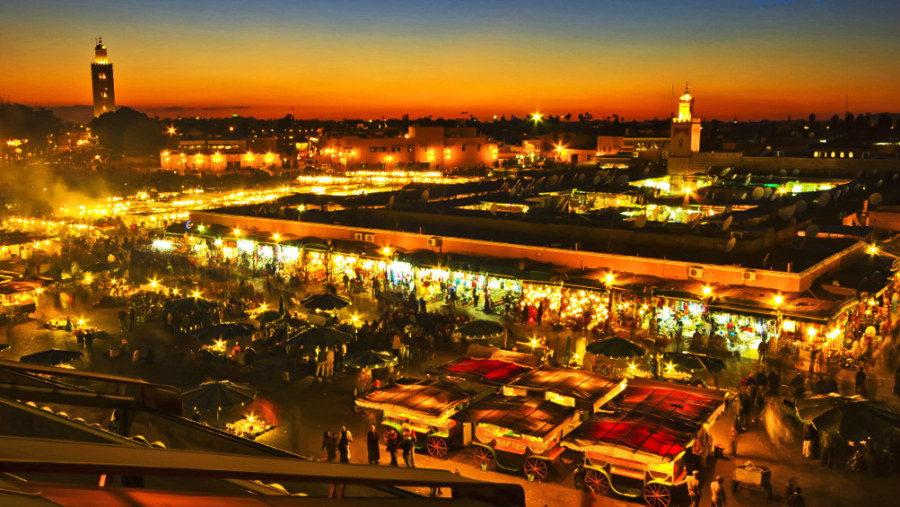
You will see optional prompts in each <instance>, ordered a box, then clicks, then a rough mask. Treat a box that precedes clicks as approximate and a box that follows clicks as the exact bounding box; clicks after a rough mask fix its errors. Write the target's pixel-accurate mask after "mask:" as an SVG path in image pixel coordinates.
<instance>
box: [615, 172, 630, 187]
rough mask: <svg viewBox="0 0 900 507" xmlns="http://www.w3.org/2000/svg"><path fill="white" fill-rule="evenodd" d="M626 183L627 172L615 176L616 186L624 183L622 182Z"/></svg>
mask: <svg viewBox="0 0 900 507" xmlns="http://www.w3.org/2000/svg"><path fill="white" fill-rule="evenodd" d="M626 183H628V175H627V174H620V175H619V176H618V177H617V178H616V185H617V186H622V185H624V184H626Z"/></svg>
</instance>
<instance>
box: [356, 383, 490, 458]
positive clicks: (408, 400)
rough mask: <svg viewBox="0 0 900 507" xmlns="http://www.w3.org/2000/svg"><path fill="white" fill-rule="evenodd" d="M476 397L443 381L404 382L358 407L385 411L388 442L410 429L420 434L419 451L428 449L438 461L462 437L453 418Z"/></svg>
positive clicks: (374, 394)
mask: <svg viewBox="0 0 900 507" xmlns="http://www.w3.org/2000/svg"><path fill="white" fill-rule="evenodd" d="M474 394H475V393H474V392H472V391H468V390H465V389H463V388H461V387H459V386H457V385H456V384H452V383H449V382H445V381H442V380H437V379H425V380H410V379H401V380H399V381H398V382H397V383H396V384H392V385H389V386H387V387H385V388H384V389H379V390H376V391H372V392H369V393H367V394H365V395H363V396H360V397H359V398H357V399H356V405H357V406H359V407H361V408H364V409H370V410H380V411H381V413H382V421H381V424H382V425H384V426H385V427H386V431H385V439H387V438H388V437H389V435H390V433H389V432H396V433H397V436H398V437H399V435H401V434H402V431H403V430H402V428H403V426H404V425H407V426H409V427H410V428H412V429H413V430H414V431H415V432H416V437H417V438H416V445H417V447H419V448H422V447H424V448H425V450H426V451H427V452H428V454H429V455H431V456H433V457H435V458H443V457H444V456H446V455H447V451H448V450H449V448H450V447H451V444H452V440H455V437H456V436H457V434H458V427H457V426H458V425H457V422H456V421H454V420H452V419H450V416H452V415H453V414H455V413H457V412H458V411H459V410H460V409H462V408H464V407H466V406H467V405H468V404H469V401H470V400H471V398H472V396H473V395H474Z"/></svg>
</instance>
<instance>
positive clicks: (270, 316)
mask: <svg viewBox="0 0 900 507" xmlns="http://www.w3.org/2000/svg"><path fill="white" fill-rule="evenodd" d="M282 317H284V314H282V313H280V312H278V311H277V310H266V311H264V312H260V314H259V315H257V316H256V320H257V321H258V322H259V323H260V324H268V323H269V322H275V321H276V320H278V319H280V318H282Z"/></svg>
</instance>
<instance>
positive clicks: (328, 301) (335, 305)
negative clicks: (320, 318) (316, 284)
mask: <svg viewBox="0 0 900 507" xmlns="http://www.w3.org/2000/svg"><path fill="white" fill-rule="evenodd" d="M302 303H303V306H304V307H305V308H309V309H311V310H325V311H331V310H340V309H341V308H345V307H346V306H348V305H349V304H350V301H348V300H347V299H344V298H342V297H340V296H336V295H334V294H330V293H325V294H316V295H315V296H309V297H308V298H306V299H304V300H303V301H302Z"/></svg>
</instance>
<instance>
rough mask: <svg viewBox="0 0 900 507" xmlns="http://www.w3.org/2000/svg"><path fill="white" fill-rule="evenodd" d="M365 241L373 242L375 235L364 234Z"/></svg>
mask: <svg viewBox="0 0 900 507" xmlns="http://www.w3.org/2000/svg"><path fill="white" fill-rule="evenodd" d="M365 240H366V241H368V242H369V243H372V242H374V241H375V235H374V234H366V235H365Z"/></svg>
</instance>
